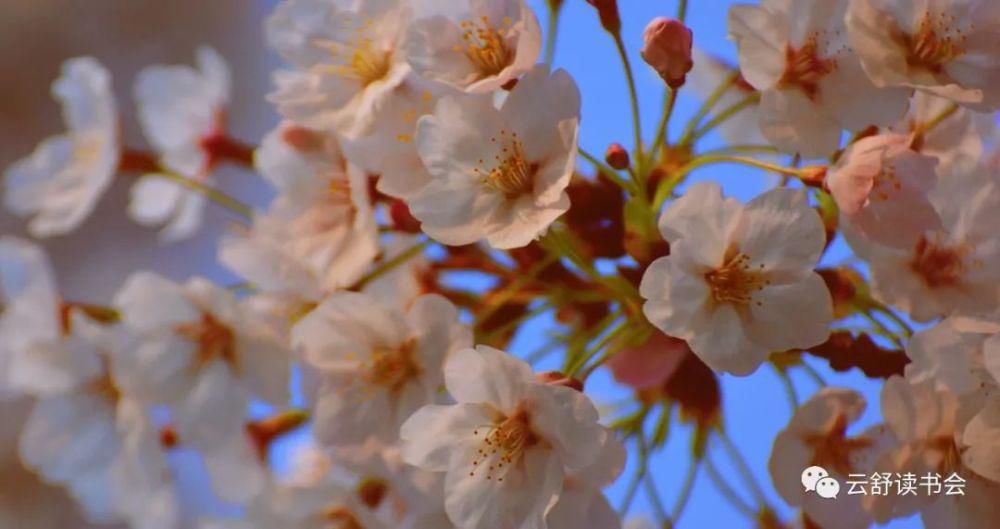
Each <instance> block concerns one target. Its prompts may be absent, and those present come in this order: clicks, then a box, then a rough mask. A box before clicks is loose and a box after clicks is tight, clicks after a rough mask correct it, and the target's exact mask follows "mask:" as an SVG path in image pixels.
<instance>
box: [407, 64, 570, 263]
mask: <svg viewBox="0 0 1000 529" xmlns="http://www.w3.org/2000/svg"><path fill="white" fill-rule="evenodd" d="M579 119H580V97H579V92H578V91H577V88H576V84H575V83H574V81H573V80H572V78H570V76H569V75H568V74H567V73H566V72H565V71H562V70H558V71H556V72H555V73H553V74H551V75H550V74H549V73H548V70H547V69H546V68H545V67H544V66H539V67H536V68H535V69H534V70H532V71H531V72H530V73H529V74H528V75H526V76H525V77H524V78H523V79H521V81H520V82H519V83H518V85H517V87H516V88H514V90H513V91H512V92H511V93H510V96H509V97H508V98H507V99H506V101H504V103H503V105H502V106H501V107H500V108H499V109H497V108H495V107H494V106H493V101H492V100H491V98H489V97H485V96H478V97H477V96H457V97H452V96H447V97H444V98H442V99H441V101H440V102H439V103H438V104H437V107H436V108H435V109H434V113H433V114H432V115H430V116H425V117H423V118H421V119H420V122H419V123H418V125H417V138H416V141H417V150H418V152H419V153H420V158H421V159H422V160H423V161H424V165H425V166H426V167H427V170H428V171H429V172H430V173H431V176H432V178H433V179H432V180H431V182H430V183H428V184H427V186H426V187H424V189H423V190H422V191H421V192H420V193H418V194H416V195H415V196H413V197H412V198H410V199H409V203H410V209H411V211H412V213H413V215H414V216H415V217H416V218H417V219H419V220H420V221H421V222H423V230H424V232H426V233H427V234H428V235H430V236H431V237H433V238H435V239H437V240H438V241H441V242H443V243H445V244H450V245H462V244H469V243H472V242H476V241H478V240H482V239H486V240H487V241H488V242H489V244H490V245H491V246H493V247H495V248H501V249H506V248H517V247H521V246H525V245H527V244H528V243H530V242H531V241H532V240H534V239H536V238H537V237H539V236H540V235H542V234H543V233H545V231H546V230H547V229H548V226H549V225H550V224H551V223H552V222H553V221H554V220H555V219H556V218H557V217H559V216H560V215H562V214H563V213H564V212H565V211H566V210H567V209H569V197H568V196H567V195H566V193H565V189H566V186H567V185H568V184H569V181H570V179H571V178H572V176H573V168H574V166H575V162H576V153H577V133H578V131H577V128H578V125H579Z"/></svg>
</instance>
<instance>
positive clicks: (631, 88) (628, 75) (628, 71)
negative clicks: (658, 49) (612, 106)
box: [613, 32, 643, 188]
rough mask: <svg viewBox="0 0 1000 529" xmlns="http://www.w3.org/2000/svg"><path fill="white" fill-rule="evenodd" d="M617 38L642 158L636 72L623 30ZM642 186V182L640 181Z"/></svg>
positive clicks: (638, 154) (617, 46)
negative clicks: (633, 69)
mask: <svg viewBox="0 0 1000 529" xmlns="http://www.w3.org/2000/svg"><path fill="white" fill-rule="evenodd" d="M613 37H614V39H615V48H617V50H618V56H619V57H621V60H622V67H623V68H624V69H625V80H626V81H627V82H628V92H629V102H630V104H631V107H632V129H633V133H634V135H635V152H636V158H638V159H640V160H641V159H642V156H643V154H642V122H641V121H640V119H639V118H640V115H641V114H640V112H639V91H638V90H636V84H635V73H633V71H632V62H631V61H630V60H629V58H628V51H626V49H625V41H624V40H622V35H621V32H618V33H615V34H614V35H613ZM639 187H640V188H641V187H642V186H641V183H640V186H639Z"/></svg>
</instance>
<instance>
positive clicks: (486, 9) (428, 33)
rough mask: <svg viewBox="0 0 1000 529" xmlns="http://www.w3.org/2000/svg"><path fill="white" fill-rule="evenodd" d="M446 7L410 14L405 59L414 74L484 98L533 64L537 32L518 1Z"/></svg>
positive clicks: (466, 1)
mask: <svg viewBox="0 0 1000 529" xmlns="http://www.w3.org/2000/svg"><path fill="white" fill-rule="evenodd" d="M450 4H451V5H448V6H447V9H435V10H433V11H444V12H443V13H442V12H433V11H432V12H429V13H425V12H423V11H421V10H417V11H416V13H415V18H416V20H415V21H414V22H413V23H412V24H411V25H410V28H409V31H410V33H409V36H408V38H407V40H406V58H407V60H408V61H409V63H410V66H411V67H413V71H414V72H415V73H416V74H417V75H420V76H421V77H423V78H425V79H428V80H432V81H438V82H441V83H445V84H447V85H449V86H452V87H455V88H457V89H459V90H463V91H465V92H468V93H475V94H484V93H490V92H493V91H496V90H498V89H499V88H500V87H502V86H504V85H506V84H507V83H508V82H510V81H512V80H515V79H517V78H518V77H520V76H521V75H522V74H524V73H526V72H528V71H529V70H531V68H532V67H533V66H534V65H535V63H536V62H538V56H539V54H540V53H541V50H542V30H541V28H540V27H539V25H538V19H537V18H535V13H534V12H533V11H532V10H531V8H530V7H528V5H527V4H526V3H525V1H524V0H462V1H459V2H452V3H450ZM456 4H457V5H456ZM438 7H439V6H435V8H438ZM428 11H431V10H428Z"/></svg>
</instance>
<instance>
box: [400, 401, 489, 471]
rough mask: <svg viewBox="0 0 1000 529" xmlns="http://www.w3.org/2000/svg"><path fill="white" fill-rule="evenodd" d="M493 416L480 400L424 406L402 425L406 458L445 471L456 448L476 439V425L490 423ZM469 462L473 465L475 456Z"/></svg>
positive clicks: (431, 469) (428, 468)
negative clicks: (472, 460)
mask: <svg viewBox="0 0 1000 529" xmlns="http://www.w3.org/2000/svg"><path fill="white" fill-rule="evenodd" d="M491 419H492V417H490V414H489V412H488V410H487V408H485V407H483V406H481V405H478V404H457V405H453V406H442V405H429V406H424V407H423V408H421V409H419V410H417V411H416V413H414V414H413V415H412V416H411V417H410V418H408V419H407V420H406V422H404V423H403V426H402V427H400V430H399V437H400V439H401V440H402V457H403V460H404V461H406V462H407V463H409V464H411V465H414V466H418V467H420V468H423V469H425V470H430V471H433V472H444V471H445V470H447V469H448V464H449V461H450V460H451V457H452V456H453V455H454V454H455V453H456V451H461V450H464V448H463V447H464V446H465V445H466V444H469V443H471V442H473V440H474V432H475V431H476V429H477V428H479V427H481V426H483V425H486V424H490V421H491ZM470 455H471V454H470ZM468 463H469V466H471V463H472V462H471V460H470V461H469V462H468ZM466 473H468V470H466Z"/></svg>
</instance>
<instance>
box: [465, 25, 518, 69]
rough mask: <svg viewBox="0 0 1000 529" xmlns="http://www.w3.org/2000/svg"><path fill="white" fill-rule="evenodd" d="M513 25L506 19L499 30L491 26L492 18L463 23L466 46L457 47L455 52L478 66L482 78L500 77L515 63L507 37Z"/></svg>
mask: <svg viewBox="0 0 1000 529" xmlns="http://www.w3.org/2000/svg"><path fill="white" fill-rule="evenodd" d="M512 25H513V22H512V21H511V19H510V17H504V19H503V25H502V26H501V27H500V28H499V29H498V28H494V27H493V26H492V25H490V17H487V16H484V17H481V18H480V19H479V21H478V22H476V21H471V20H467V21H465V22H462V24H461V26H462V32H463V33H462V40H464V41H465V44H464V45H462V46H456V47H455V51H458V52H463V53H465V56H466V57H468V58H469V60H470V61H472V64H474V65H475V66H476V70H477V71H478V73H479V77H480V78H486V77H492V76H494V75H499V74H500V72H502V71H503V70H504V69H505V68H507V67H508V66H510V64H511V63H512V62H514V52H513V51H512V50H511V49H510V48H508V47H507V42H506V40H505V38H504V37H505V35H506V34H507V33H509V32H510V27H511V26H512Z"/></svg>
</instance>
